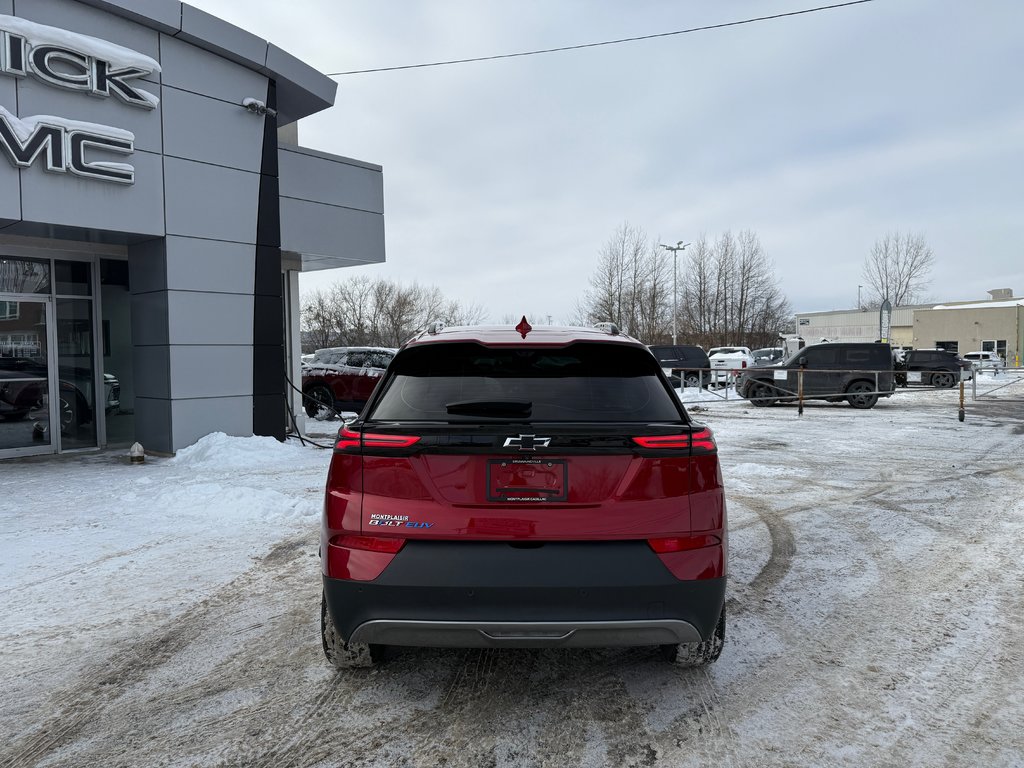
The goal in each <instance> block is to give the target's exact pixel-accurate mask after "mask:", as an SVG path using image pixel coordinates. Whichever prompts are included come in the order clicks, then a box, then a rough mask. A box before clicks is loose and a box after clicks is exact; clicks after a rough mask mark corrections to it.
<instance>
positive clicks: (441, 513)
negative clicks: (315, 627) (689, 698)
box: [321, 318, 727, 668]
mask: <svg viewBox="0 0 1024 768" xmlns="http://www.w3.org/2000/svg"><path fill="white" fill-rule="evenodd" d="M726 543H727V542H726V509H725V497H724V493H723V487H722V475H721V470H720V468H719V464H718V456H717V448H716V445H715V441H714V438H713V437H712V434H711V432H710V430H708V429H707V428H706V427H704V426H702V425H700V424H696V423H694V422H692V421H691V420H690V418H689V416H688V415H687V413H686V411H685V409H684V408H683V406H682V405H681V404H680V402H679V400H678V398H677V397H676V396H675V394H674V392H673V391H672V389H671V387H670V385H669V382H668V380H667V379H666V378H665V376H664V374H663V372H662V370H661V366H660V365H659V363H658V361H657V360H656V359H655V358H654V356H653V355H652V354H651V353H650V351H648V349H647V348H646V347H644V345H643V344H641V343H640V342H638V341H636V340H634V339H632V338H629V337H627V336H624V335H620V334H619V333H618V332H617V331H616V330H615V329H614V327H613V328H611V329H610V330H608V331H601V330H591V329H584V328H555V327H551V326H545V327H542V328H536V329H531V328H530V326H529V325H528V324H527V323H526V321H525V318H524V320H523V322H522V323H520V325H519V326H517V327H516V328H485V327H468V328H453V329H447V330H440V331H436V332H424V333H423V334H421V335H419V336H418V337H416V338H415V339H413V340H411V341H409V342H408V343H406V344H405V345H404V346H403V347H402V348H401V349H400V350H399V351H398V354H397V355H396V356H395V359H394V360H393V361H392V363H391V366H390V367H389V368H388V371H387V374H386V376H385V378H384V380H383V381H382V382H381V384H380V386H379V387H378V388H377V389H376V390H375V392H374V394H373V396H372V398H371V399H370V402H369V403H368V404H367V406H366V408H365V410H364V411H363V413H362V415H361V416H360V418H359V419H358V420H357V421H355V422H353V423H351V424H349V425H347V426H345V427H344V428H342V430H341V431H340V432H339V435H338V440H337V443H336V445H335V449H334V455H333V458H332V460H331V466H330V471H329V474H328V478H327V493H326V500H325V504H324V518H323V531H322V540H321V556H322V570H323V603H322V608H321V629H322V635H323V646H324V652H325V653H326V655H327V658H328V659H329V660H330V661H331V662H333V663H334V664H335V665H336V666H338V667H342V668H345V667H352V666H367V665H370V664H373V663H376V662H377V661H379V660H380V659H381V658H382V652H383V650H384V648H385V647H386V646H435V647H520V648H521V647H530V648H532V647H587V646H632V645H636V646H661V648H662V650H663V653H664V654H665V656H666V657H667V658H668V659H669V660H671V661H673V662H675V663H677V664H680V665H683V666H694V665H699V664H706V663H709V662H712V661H714V660H715V659H716V658H718V655H719V654H720V653H721V650H722V644H723V642H724V639H725V584H726Z"/></svg>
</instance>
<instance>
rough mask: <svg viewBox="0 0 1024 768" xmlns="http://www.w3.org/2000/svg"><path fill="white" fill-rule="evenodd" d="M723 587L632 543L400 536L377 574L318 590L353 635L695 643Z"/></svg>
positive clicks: (439, 643)
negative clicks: (680, 574) (675, 571)
mask: <svg viewBox="0 0 1024 768" xmlns="http://www.w3.org/2000/svg"><path fill="white" fill-rule="evenodd" d="M725 584H726V579H725V578H724V577H722V578H714V579H699V580H694V581H680V580H678V579H676V578H675V577H674V576H673V575H672V574H671V573H670V572H669V570H668V569H667V568H666V567H665V565H664V564H663V563H662V562H661V560H660V559H659V557H658V556H657V555H656V554H655V553H654V552H653V551H651V549H650V547H648V546H647V544H646V542H642V541H626V542H558V543H551V542H546V543H543V544H540V543H538V544H536V545H530V546H529V547H528V548H527V547H524V545H522V544H516V543H503V542H447V541H434V542H431V541H411V542H409V543H408V544H406V546H405V547H404V548H403V549H402V551H401V552H399V553H398V554H397V555H396V556H395V558H394V560H393V561H392V563H391V564H390V565H389V566H388V567H387V569H385V571H384V572H383V573H382V574H381V575H380V576H379V577H378V578H377V579H375V580H373V581H350V580H347V579H334V578H330V577H326V576H325V577H324V592H325V594H326V597H327V605H328V609H329V610H330V612H331V616H332V618H333V620H334V623H335V626H336V627H337V629H338V631H339V633H340V634H341V635H342V637H344V638H346V639H348V640H351V641H353V642H369V643H381V644H385V645H414V646H436V647H559V646H561V647H596V646H626V645H660V644H666V643H685V642H696V641H698V640H701V639H706V638H708V637H710V635H711V633H712V632H713V630H714V627H715V624H716V623H717V621H718V617H719V614H720V613H721V609H722V605H723V603H724V601H725Z"/></svg>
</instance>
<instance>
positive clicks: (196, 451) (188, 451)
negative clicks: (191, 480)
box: [167, 432, 307, 469]
mask: <svg viewBox="0 0 1024 768" xmlns="http://www.w3.org/2000/svg"><path fill="white" fill-rule="evenodd" d="M306 456H307V452H306V451H305V450H304V449H303V448H302V446H300V445H297V444H292V443H281V442H278V441H277V440H276V439H274V438H273V437H262V436H258V435H254V436H252V437H232V436H231V435H226V434H224V433H223V432H213V433H212V434H209V435H206V437H203V438H200V439H199V440H198V441H197V442H196V443H194V444H192V445H190V446H189V447H188V448H182V449H181V450H180V451H178V453H177V455H176V456H175V457H174V458H172V459H169V460H168V462H167V463H168V464H173V465H174V466H176V467H195V468H200V467H206V466H209V467H213V468H219V469H252V468H259V467H274V466H279V465H280V464H281V462H295V461H304V460H305V458H306Z"/></svg>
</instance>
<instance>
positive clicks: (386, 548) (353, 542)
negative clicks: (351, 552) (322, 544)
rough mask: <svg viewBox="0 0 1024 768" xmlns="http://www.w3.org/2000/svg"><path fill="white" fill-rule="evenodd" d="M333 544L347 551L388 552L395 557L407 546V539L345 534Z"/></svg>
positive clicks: (332, 540) (334, 539) (335, 538)
mask: <svg viewBox="0 0 1024 768" xmlns="http://www.w3.org/2000/svg"><path fill="white" fill-rule="evenodd" d="M331 544H334V545H335V546H337V547H344V548H345V549H361V550H363V551H364V552H387V553H388V554H392V555H393V554H395V553H396V552H398V551H399V550H400V549H401V548H402V547H403V546H405V539H394V538H388V537H384V536H355V535H353V534H343V535H341V536H335V537H334V538H333V539H331Z"/></svg>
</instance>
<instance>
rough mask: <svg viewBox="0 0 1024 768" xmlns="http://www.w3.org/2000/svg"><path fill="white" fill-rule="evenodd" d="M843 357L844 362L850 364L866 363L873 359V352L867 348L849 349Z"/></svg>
mask: <svg viewBox="0 0 1024 768" xmlns="http://www.w3.org/2000/svg"><path fill="white" fill-rule="evenodd" d="M843 357H844V358H845V359H844V360H843V362H844V363H848V364H849V365H866V364H867V363H868V361H869V360H870V359H871V353H870V352H868V350H866V349H847V350H845V351H844V353H843Z"/></svg>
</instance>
